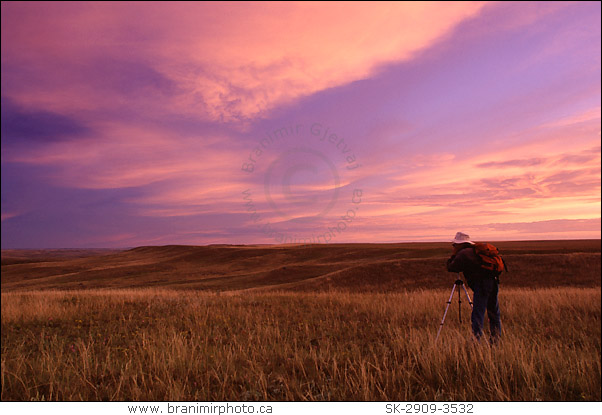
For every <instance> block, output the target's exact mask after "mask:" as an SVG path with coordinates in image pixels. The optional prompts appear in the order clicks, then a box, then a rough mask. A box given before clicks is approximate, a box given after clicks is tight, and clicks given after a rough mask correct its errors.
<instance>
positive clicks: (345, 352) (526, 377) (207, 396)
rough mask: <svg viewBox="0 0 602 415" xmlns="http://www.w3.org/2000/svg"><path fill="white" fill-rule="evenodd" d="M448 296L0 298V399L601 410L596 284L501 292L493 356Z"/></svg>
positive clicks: (149, 293)
mask: <svg viewBox="0 0 602 415" xmlns="http://www.w3.org/2000/svg"><path fill="white" fill-rule="evenodd" d="M450 289H451V287H450ZM448 295H449V290H431V291H414V292H402V293H395V294H370V293H363V294H351V293H340V292H331V293H319V294H316V293H290V292H289V293H287V292H271V293H261V292H255V293H249V292H247V293H245V292H238V293H232V294H222V295H218V294H215V293H202V292H192V291H170V290H163V289H148V290H131V289H130V290H88V291H56V292H52V291H50V292H49V291H29V292H21V293H19V292H10V293H2V373H1V380H2V390H1V398H2V400H149V401H154V400H186V401H197V400H203V401H221V400H600V398H601V396H600V386H601V385H600V375H601V372H600V300H601V299H600V288H599V287H596V288H549V289H538V290H529V289H517V288H514V289H504V287H502V291H501V294H500V301H501V305H502V323H503V328H504V338H503V341H502V342H501V343H500V344H499V345H497V346H495V347H493V348H492V347H490V346H488V345H487V344H486V343H485V344H475V343H474V342H473V340H472V339H471V336H470V330H469V323H468V322H467V320H468V309H467V308H465V309H464V310H463V311H464V317H465V322H464V323H463V324H462V325H460V324H459V323H458V321H457V304H455V303H454V308H453V309H452V311H451V312H450V314H449V315H448V319H447V322H446V325H445V327H444V328H443V331H442V335H441V338H440V339H439V342H438V343H437V344H435V341H434V340H435V335H436V332H437V328H438V324H439V321H440V319H441V315H442V313H443V309H444V305H445V301H446V300H447V297H448ZM463 305H464V306H466V307H468V306H467V305H466V303H464V304H463Z"/></svg>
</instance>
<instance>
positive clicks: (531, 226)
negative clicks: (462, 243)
mask: <svg viewBox="0 0 602 415" xmlns="http://www.w3.org/2000/svg"><path fill="white" fill-rule="evenodd" d="M485 227H487V228H491V229H493V230H495V231H518V232H520V233H538V234H555V233H571V232H581V231H591V230H592V229H600V218H592V219H554V220H543V221H535V222H514V223H489V224H487V225H485Z"/></svg>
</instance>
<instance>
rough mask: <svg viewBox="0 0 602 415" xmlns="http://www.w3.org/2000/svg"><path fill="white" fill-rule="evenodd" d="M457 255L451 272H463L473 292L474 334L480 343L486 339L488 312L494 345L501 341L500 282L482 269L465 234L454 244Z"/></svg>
mask: <svg viewBox="0 0 602 415" xmlns="http://www.w3.org/2000/svg"><path fill="white" fill-rule="evenodd" d="M452 247H453V250H454V252H453V255H452V256H451V258H449V259H448V260H447V270H448V271H449V272H462V273H463V274H464V278H465V279H466V283H467V285H468V286H469V287H470V288H471V289H472V291H473V293H474V294H473V309H472V315H471V321H472V332H473V333H474V335H475V337H476V338H477V340H480V338H481V336H482V335H483V322H484V320H485V311H487V317H488V318H489V328H490V342H491V343H495V342H497V340H498V339H499V337H500V334H501V331H502V323H501V320H500V307H499V303H498V298H497V296H498V279H497V278H496V275H495V274H493V273H491V272H490V271H488V270H486V269H484V268H483V267H482V262H481V259H480V258H479V256H478V255H477V254H476V253H475V250H474V242H472V241H471V240H470V237H469V236H468V235H467V234H465V233H462V232H458V233H456V237H455V238H454V239H453V241H452Z"/></svg>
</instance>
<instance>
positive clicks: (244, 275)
mask: <svg viewBox="0 0 602 415" xmlns="http://www.w3.org/2000/svg"><path fill="white" fill-rule="evenodd" d="M495 245H496V246H498V248H499V249H500V251H501V253H502V254H503V256H504V258H505V259H506V262H507V264H508V268H509V270H510V272H508V273H505V274H503V275H502V277H501V280H502V284H503V286H507V287H551V286H582V287H591V286H600V285H601V284H600V247H601V244H600V240H576V241H520V242H496V243H495ZM450 248H451V247H450V245H449V243H399V244H332V245H309V246H307V245H305V246H295V245H210V246H183V245H169V246H144V247H139V248H134V249H129V250H122V251H117V250H31V251H30V250H3V251H2V274H1V288H2V291H3V292H7V291H15V290H33V289H87V288H135V287H138V288H142V287H150V286H154V287H156V286H161V287H166V288H174V289H199V290H217V291H228V290H243V289H250V290H257V289H262V290H265V289H267V290H293V291H315V290H317V291H322V290H331V289H335V290H344V291H352V292H357V291H370V292H388V291H399V290H404V289H429V288H451V286H452V284H453V281H454V280H455V279H456V276H455V275H454V274H450V273H448V272H446V270H445V262H446V259H447V258H448V257H449V255H450Z"/></svg>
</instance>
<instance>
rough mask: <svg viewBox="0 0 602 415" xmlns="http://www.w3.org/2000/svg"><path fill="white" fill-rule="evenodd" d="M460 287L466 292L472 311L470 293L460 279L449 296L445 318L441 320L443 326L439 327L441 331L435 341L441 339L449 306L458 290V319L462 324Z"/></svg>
mask: <svg viewBox="0 0 602 415" xmlns="http://www.w3.org/2000/svg"><path fill="white" fill-rule="evenodd" d="M458 287H462V288H463V289H464V292H465V293H466V298H468V304H469V305H470V309H471V310H472V300H471V299H470V295H468V291H467V290H466V286H465V285H464V281H462V279H460V278H458V279H457V280H456V281H455V282H454V286H453V287H452V291H451V294H450V295H449V299H448V300H447V305H446V306H445V312H444V313H443V318H442V319H441V324H440V325H439V330H438V331H437V337H436V338H435V341H437V340H438V339H439V334H441V329H442V328H443V324H444V323H445V317H446V316H447V311H448V310H449V306H450V304H451V303H452V298H453V297H454V292H455V291H456V288H457V289H458V319H459V320H460V323H461V322H462V295H461V294H460V288H458Z"/></svg>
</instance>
